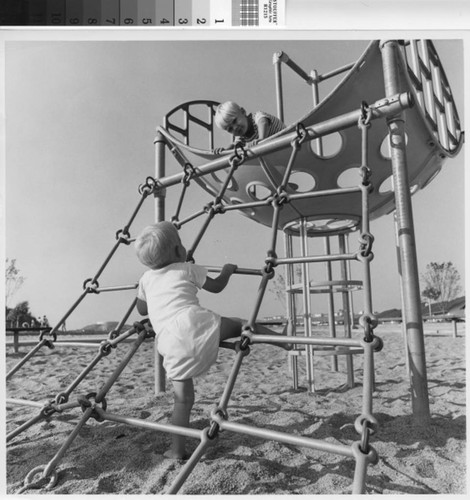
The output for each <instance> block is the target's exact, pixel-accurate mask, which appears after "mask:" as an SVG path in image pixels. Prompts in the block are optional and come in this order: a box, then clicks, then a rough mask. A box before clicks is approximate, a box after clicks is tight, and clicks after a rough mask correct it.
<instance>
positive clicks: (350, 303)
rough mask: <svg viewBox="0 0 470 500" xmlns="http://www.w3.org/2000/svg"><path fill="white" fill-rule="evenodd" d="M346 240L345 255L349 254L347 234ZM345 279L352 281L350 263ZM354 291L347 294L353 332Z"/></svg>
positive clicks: (349, 263)
mask: <svg viewBox="0 0 470 500" xmlns="http://www.w3.org/2000/svg"><path fill="white" fill-rule="evenodd" d="M345 236H346V239H345V244H346V247H345V249H346V253H349V234H346V235H345ZM346 278H347V279H348V281H349V280H351V279H352V275H351V261H350V260H348V261H347V276H346ZM353 295H354V291H353V290H352V289H350V290H349V292H348V298H349V311H350V314H351V328H352V329H353V330H354V328H355V327H356V323H355V321H354V299H353Z"/></svg>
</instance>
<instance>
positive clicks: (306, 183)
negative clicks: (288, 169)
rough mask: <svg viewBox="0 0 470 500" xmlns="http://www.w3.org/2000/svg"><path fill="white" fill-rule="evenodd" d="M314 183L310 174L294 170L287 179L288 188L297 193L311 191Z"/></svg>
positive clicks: (313, 178)
mask: <svg viewBox="0 0 470 500" xmlns="http://www.w3.org/2000/svg"><path fill="white" fill-rule="evenodd" d="M316 183H317V182H316V180H315V177H314V176H313V175H312V174H310V173H308V172H302V171H301V170H294V171H293V172H292V173H291V175H290V177H289V184H288V186H289V187H290V188H292V189H295V190H296V191H298V192H299V193H306V192H307V191H312V189H313V188H314V187H315V185H316Z"/></svg>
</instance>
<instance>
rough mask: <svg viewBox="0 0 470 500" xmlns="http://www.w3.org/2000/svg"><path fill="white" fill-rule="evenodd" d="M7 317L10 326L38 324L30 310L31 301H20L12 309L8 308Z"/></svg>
mask: <svg viewBox="0 0 470 500" xmlns="http://www.w3.org/2000/svg"><path fill="white" fill-rule="evenodd" d="M7 311H8V312H7V316H6V319H7V321H8V322H9V323H10V326H12V327H16V326H25V325H27V326H33V325H35V324H36V319H35V317H34V316H33V315H32V314H31V311H30V310H29V302H28V301H24V302H20V303H19V304H18V305H17V306H15V307H13V308H12V309H7Z"/></svg>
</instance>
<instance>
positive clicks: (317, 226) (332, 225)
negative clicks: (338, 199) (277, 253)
mask: <svg viewBox="0 0 470 500" xmlns="http://www.w3.org/2000/svg"><path fill="white" fill-rule="evenodd" d="M359 222H360V221H359V219H351V218H348V217H347V216H346V217H344V218H343V217H341V216H340V217H329V218H325V219H317V220H309V221H307V222H306V223H305V230H306V232H307V235H308V236H315V235H322V234H335V233H343V232H349V231H352V230H354V229H356V228H357V226H358V224H359ZM301 229H302V221H293V222H290V223H289V224H287V226H285V227H284V231H285V232H286V233H288V234H294V235H300V234H301Z"/></svg>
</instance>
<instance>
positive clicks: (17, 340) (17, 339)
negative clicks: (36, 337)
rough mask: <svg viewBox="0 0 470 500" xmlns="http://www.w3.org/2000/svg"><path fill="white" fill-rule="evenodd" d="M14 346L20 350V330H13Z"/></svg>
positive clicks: (16, 349)
mask: <svg viewBox="0 0 470 500" xmlns="http://www.w3.org/2000/svg"><path fill="white" fill-rule="evenodd" d="M13 347H14V349H15V352H18V351H19V350H20V332H19V331H18V330H13Z"/></svg>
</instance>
